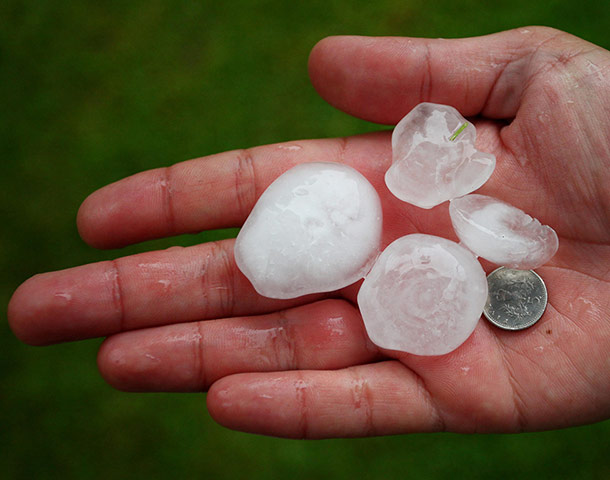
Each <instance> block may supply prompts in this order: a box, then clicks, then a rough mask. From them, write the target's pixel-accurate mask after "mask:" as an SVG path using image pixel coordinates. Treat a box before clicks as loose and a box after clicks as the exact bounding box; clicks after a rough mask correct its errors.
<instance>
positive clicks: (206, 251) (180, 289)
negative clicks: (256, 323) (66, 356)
mask: <svg viewBox="0 0 610 480" xmlns="http://www.w3.org/2000/svg"><path fill="white" fill-rule="evenodd" d="M233 243H234V240H224V241H221V242H215V243H207V244H203V245H198V246H194V247H188V248H172V249H169V250H164V251H158V252H148V253H143V254H139V255H133V256H129V257H124V258H120V259H118V260H115V261H108V262H99V263H93V264H90V265H84V266H80V267H75V268H70V269H67V270H61V271H58V272H50V273H44V274H41V275H36V276H35V277H32V278H31V279H29V280H28V281H26V282H25V283H24V284H23V285H21V286H20V287H19V288H18V289H17V291H16V292H15V294H14V295H13V298H12V299H11V302H10V304H9V309H8V319H9V322H10V325H11V328H12V329H13V331H14V332H15V334H16V335H17V337H19V338H20V339H21V340H22V341H24V342H26V343H30V344H34V345H44V344H50V343H57V342H62V341H69V340H79V339H83V338H92V337H99V336H107V335H112V334H114V333H118V332H122V331H126V330H133V329H138V328H143V327H150V326H154V325H161V324H167V323H180V322H188V321H192V320H202V319H211V318H219V317H226V316H234V315H249V314H257V313H264V312H269V311H275V310H277V309H279V308H288V307H290V306H294V305H299V304H302V303H304V302H307V301H311V299H315V298H319V297H320V296H319V295H318V296H309V297H301V298H299V299H293V300H284V301H281V300H273V299H270V298H266V297H262V296H260V295H259V294H257V293H256V292H255V291H254V288H253V287H252V285H251V284H250V282H249V281H248V280H247V279H246V277H244V276H243V274H242V273H241V272H240V271H239V270H238V268H237V266H236V265H235V261H234V259H233Z"/></svg>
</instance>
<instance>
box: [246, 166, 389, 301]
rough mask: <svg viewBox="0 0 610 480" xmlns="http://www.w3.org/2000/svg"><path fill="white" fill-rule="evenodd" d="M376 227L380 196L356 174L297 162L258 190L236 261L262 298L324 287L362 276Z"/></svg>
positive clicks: (373, 250) (374, 250) (375, 242)
mask: <svg viewBox="0 0 610 480" xmlns="http://www.w3.org/2000/svg"><path fill="white" fill-rule="evenodd" d="M381 227H382V211H381V203H380V201H379V196H378V195H377V192H376V191H375V189H374V188H373V186H372V185H371V184H370V183H369V182H368V180H367V179H366V178H364V177H363V176H362V175H361V174H360V173H358V172H357V171H356V170H354V169H353V168H351V167H348V166H346V165H342V164H337V163H307V164H302V165H298V166H296V167H294V168H292V169H290V170H288V171H287V172H286V173H284V174H283V175H281V176H280V177H279V178H277V179H276V180H275V181H274V182H273V183H272V184H271V185H270V186H269V188H267V190H265V192H263V194H262V195H261V197H260V198H259V200H258V202H257V203H256V205H255V206H254V209H253V210H252V212H251V213H250V216H249V217H248V219H247V220H246V222H245V223H244V226H243V228H242V229H241V231H240V232H239V235H238V236H237V240H236V242H235V260H236V262H237V266H238V267H239V269H240V270H241V271H242V272H243V273H244V275H245V276H246V277H247V278H248V279H249V280H250V282H251V283H252V285H253V286H254V288H255V289H256V291H257V292H258V293H260V294H261V295H264V296H266V297H271V298H295V297H299V296H301V295H306V294H309V293H317V292H329V291H333V290H337V289H339V288H342V287H345V286H347V285H350V284H352V283H354V282H356V281H358V280H359V279H361V278H362V277H364V275H365V274H366V273H367V272H368V270H369V269H370V267H371V264H372V262H373V261H374V260H375V257H376V256H377V254H378V253H379V244H380V239H381Z"/></svg>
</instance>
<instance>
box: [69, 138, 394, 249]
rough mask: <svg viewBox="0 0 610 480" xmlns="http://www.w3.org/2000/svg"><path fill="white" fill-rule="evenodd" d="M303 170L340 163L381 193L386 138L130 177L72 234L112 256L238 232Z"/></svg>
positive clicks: (254, 154)
mask: <svg viewBox="0 0 610 480" xmlns="http://www.w3.org/2000/svg"><path fill="white" fill-rule="evenodd" d="M304 162H344V163H347V164H349V165H351V166H353V167H355V168H356V169H357V170H359V171H360V172H361V173H363V174H365V175H366V176H368V177H369V179H370V180H371V181H372V182H377V183H378V184H379V185H382V183H383V178H382V174H383V172H385V170H386V169H387V166H389V164H390V162H391V147H390V143H389V136H388V134H386V133H381V134H370V135H364V136H359V137H352V138H350V139H348V140H345V139H325V140H303V141H298V142H291V143H284V144H277V145H267V146H261V147H256V148H252V149H248V150H236V151H231V152H225V153H219V154H216V155H211V156H209V157H205V158H199V159H195V160H189V161H186V162H181V163H178V164H175V165H173V166H171V167H168V168H160V169H155V170H150V171H146V172H142V173H138V174H136V175H133V176H131V177H128V178H125V179H123V180H120V181H118V182H116V183H113V184H111V185H108V186H106V187H104V188H102V189H100V190H98V191H96V192H94V193H93V194H91V195H90V196H89V197H88V198H87V199H86V200H85V201H84V202H83V204H82V206H81V208H80V210H79V212H78V218H77V223H78V228H79V232H80V234H81V236H82V237H83V239H84V240H85V241H86V242H87V243H89V244H90V245H93V246H95V247H99V248H116V247H121V246H124V245H127V244H130V243H134V242H140V241H143V240H148V239H151V238H159V237H164V236H168V235H176V234H181V233H191V232H198V231H201V230H208V229H214V228H226V227H237V226H241V224H242V223H243V222H244V220H245V219H246V217H247V216H248V214H249V213H250V210H252V207H253V206H254V203H255V202H256V200H257V199H258V197H259V196H260V194H261V193H262V192H263V191H264V190H265V188H267V186H268V185H269V184H270V183H271V182H272V181H273V180H275V179H276V178H277V177H278V176H279V175H281V174H282V173H283V172H285V171H286V170H288V169H289V168H290V167H293V166H295V165H297V164H299V163H304ZM380 165H382V166H383V167H384V168H379V167H380ZM375 186H376V185H375Z"/></svg>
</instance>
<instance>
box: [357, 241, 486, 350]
mask: <svg viewBox="0 0 610 480" xmlns="http://www.w3.org/2000/svg"><path fill="white" fill-rule="evenodd" d="M486 299H487V280H486V278H485V272H484V271H483V269H482V268H481V265H480V264H479V262H478V261H477V260H476V258H475V257H474V255H472V253H471V252H469V251H468V250H467V249H465V248H463V247H461V246H460V245H458V244H457V243H455V242H452V241H451V240H447V239H444V238H440V237H434V236H431V235H421V234H414V235H407V236H405V237H401V238H399V239H398V240H396V241H394V242H393V243H391V244H390V245H389V246H388V247H387V248H386V249H385V250H384V251H383V253H382V254H381V255H380V256H379V258H378V259H377V261H376V262H375V265H373V268H372V269H371V271H370V272H369V274H368V275H367V276H366V278H365V280H364V283H363V284H362V287H361V288H360V291H359V292H358V305H359V307H360V311H361V313H362V318H363V320H364V325H365V326H366V331H367V333H368V335H369V337H370V339H371V340H372V341H373V343H375V344H376V345H378V346H380V347H382V348H386V349H390V350H399V351H402V352H408V353H413V354H415V355H443V354H445V353H448V352H451V351H452V350H454V349H456V348H457V347H459V346H460V345H461V344H462V343H463V342H464V341H465V340H466V339H467V338H468V337H469V336H470V334H471V333H472V331H473V330H474V328H475V326H476V324H477V322H478V320H479V318H480V317H481V313H482V312H483V307H484V305H485V301H486Z"/></svg>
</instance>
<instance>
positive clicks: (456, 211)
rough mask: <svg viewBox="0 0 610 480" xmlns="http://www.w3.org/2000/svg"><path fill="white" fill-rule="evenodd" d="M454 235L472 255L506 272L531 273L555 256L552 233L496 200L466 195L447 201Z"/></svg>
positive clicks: (518, 211)
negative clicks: (517, 270) (512, 269)
mask: <svg viewBox="0 0 610 480" xmlns="http://www.w3.org/2000/svg"><path fill="white" fill-rule="evenodd" d="M449 214H450V215H451V223H452V224H453V228H454V229H455V233H457V236H458V237H459V239H460V240H461V242H462V243H463V244H464V245H465V246H466V247H468V248H469V249H470V250H472V251H473V252H474V253H475V254H476V255H478V256H480V257H483V258H485V259H487V260H489V261H490V262H493V263H496V264H498V265H503V266H505V267H509V268H519V269H524V270H526V269H533V268H536V267H539V266H540V265H543V264H545V263H546V262H547V261H549V259H550V258H551V257H552V256H553V255H555V252H556V251H557V247H558V245H559V242H558V240H557V234H556V233H555V231H554V230H553V229H552V228H551V227H548V226H546V225H542V224H541V223H540V222H539V221H538V220H536V219H535V218H532V217H530V216H529V215H528V214H527V213H525V212H523V211H521V210H519V209H518V208H516V207H513V206H512V205H509V204H507V203H505V202H502V201H501V200H498V199H496V198H492V197H487V196H485V195H477V194H472V195H466V196H465V197H462V198H456V199H454V200H451V204H450V205H449Z"/></svg>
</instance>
